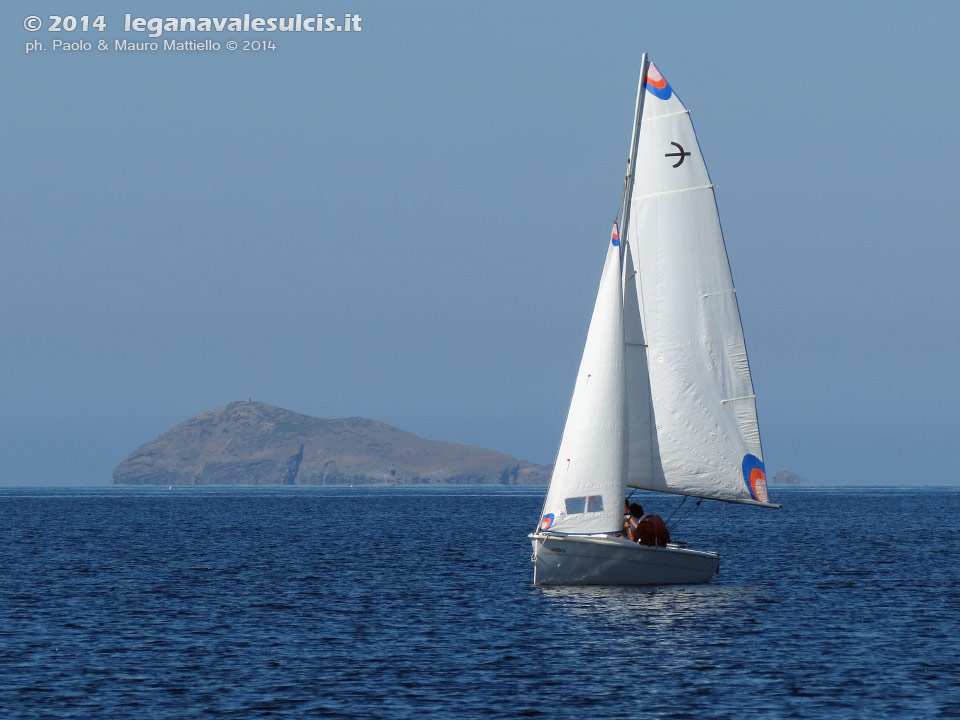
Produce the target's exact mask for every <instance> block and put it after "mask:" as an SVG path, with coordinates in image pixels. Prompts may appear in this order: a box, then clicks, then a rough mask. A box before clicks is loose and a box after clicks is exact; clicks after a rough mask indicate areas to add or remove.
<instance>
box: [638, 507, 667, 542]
mask: <svg viewBox="0 0 960 720" xmlns="http://www.w3.org/2000/svg"><path fill="white" fill-rule="evenodd" d="M637 542H638V543H640V544H641V545H650V546H653V547H666V546H667V543H668V542H670V531H669V530H667V525H666V523H665V522H663V518H662V517H660V516H659V515H644V516H643V517H642V518H640V521H639V522H638V523H637Z"/></svg>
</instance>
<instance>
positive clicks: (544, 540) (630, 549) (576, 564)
mask: <svg viewBox="0 0 960 720" xmlns="http://www.w3.org/2000/svg"><path fill="white" fill-rule="evenodd" d="M528 537H529V538H530V539H531V540H532V541H533V556H532V557H531V560H532V561H533V567H534V570H533V583H534V585H689V584H700V583H708V582H710V578H712V577H713V576H714V575H715V574H716V573H717V572H719V568H720V556H719V555H717V554H716V553H712V552H704V551H702V550H688V549H687V548H682V547H678V546H676V545H668V546H667V547H664V548H660V547H649V546H647V545H640V544H639V543H635V542H630V541H629V540H627V539H626V538H619V537H613V536H609V535H599V536H598V535H551V534H549V533H547V534H541V533H534V534H532V535H528Z"/></svg>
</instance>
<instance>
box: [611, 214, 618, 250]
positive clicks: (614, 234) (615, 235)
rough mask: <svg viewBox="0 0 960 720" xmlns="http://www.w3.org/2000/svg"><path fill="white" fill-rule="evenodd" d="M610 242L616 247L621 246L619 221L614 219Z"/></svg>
mask: <svg viewBox="0 0 960 720" xmlns="http://www.w3.org/2000/svg"><path fill="white" fill-rule="evenodd" d="M610 242H611V244H612V245H613V246H614V247H620V230H619V229H618V228H617V221H616V220H614V221H613V232H612V233H611V234H610Z"/></svg>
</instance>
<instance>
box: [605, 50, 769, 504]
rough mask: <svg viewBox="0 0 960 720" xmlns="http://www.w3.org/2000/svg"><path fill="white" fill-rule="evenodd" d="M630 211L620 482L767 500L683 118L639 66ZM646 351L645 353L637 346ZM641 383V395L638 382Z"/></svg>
mask: <svg viewBox="0 0 960 720" xmlns="http://www.w3.org/2000/svg"><path fill="white" fill-rule="evenodd" d="M644 93H645V97H644V98H643V99H644V102H643V105H642V107H643V113H642V120H641V131H640V133H639V140H638V145H637V153H636V167H637V171H636V174H635V175H636V177H635V178H634V183H633V193H632V196H631V202H630V203H629V208H630V210H629V213H630V216H629V220H628V223H627V235H628V237H627V238H626V240H627V241H628V247H629V249H630V251H631V253H630V254H631V256H632V262H633V268H632V269H633V271H635V273H636V275H635V280H636V281H635V282H627V283H626V284H625V287H624V292H625V293H626V295H627V297H625V299H624V307H625V308H633V307H636V308H637V309H638V311H639V313H640V318H641V324H640V325H637V324H636V323H634V324H633V325H631V319H630V318H629V314H630V311H629V310H627V311H625V312H626V314H627V316H628V317H627V318H626V319H625V323H626V324H627V328H628V330H627V338H626V340H627V343H628V345H627V351H626V358H627V363H628V367H627V370H626V375H627V378H628V379H629V385H631V387H629V388H628V393H629V408H628V412H629V418H630V421H629V432H628V464H627V480H626V483H627V485H629V486H632V487H638V488H645V489H649V490H657V491H660V492H671V493H679V494H683V495H692V496H696V497H703V498H715V499H718V500H731V501H741V502H751V501H752V502H759V503H767V490H766V477H765V474H764V467H763V461H762V458H763V455H762V452H761V449H760V431H759V429H758V426H757V410H756V401H755V398H754V391H753V381H752V380H751V377H750V367H749V365H748V363H747V351H746V346H745V345H744V340H743V329H742V327H741V323H740V312H739V309H738V307H737V299H736V294H735V290H734V287H733V279H732V277H731V273H730V265H729V262H728V260H727V253H726V247H725V245H724V240H723V234H722V231H721V228H720V219H719V216H718V214H717V205H716V199H715V197H714V192H713V188H714V186H713V184H712V183H711V182H710V177H709V175H708V174H707V168H706V166H705V165H704V162H703V157H702V156H701V154H700V147H699V145H698V143H697V138H696V135H695V133H694V130H693V123H692V122H691V120H690V113H689V111H688V110H687V109H686V107H684V105H683V103H681V102H680V99H679V98H678V97H677V95H676V93H674V92H673V89H672V88H671V86H670V84H669V83H667V81H666V80H665V79H664V78H663V76H662V75H661V74H660V73H659V72H658V71H657V68H656V67H655V66H654V65H653V64H650V65H649V66H648V71H647V74H646V79H645V82H644ZM644 345H645V347H644ZM644 376H647V377H648V378H649V390H648V389H647V387H646V383H645V382H643V378H644Z"/></svg>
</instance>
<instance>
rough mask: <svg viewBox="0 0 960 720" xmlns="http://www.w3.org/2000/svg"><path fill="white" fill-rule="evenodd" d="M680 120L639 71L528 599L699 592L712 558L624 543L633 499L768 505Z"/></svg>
mask: <svg viewBox="0 0 960 720" xmlns="http://www.w3.org/2000/svg"><path fill="white" fill-rule="evenodd" d="M735 292H736V291H735V289H734V286H733V278H732V275H731V271H730V265H729V261H728V259H727V252H726V246H725V244H724V239H723V234H722V231H721V228H720V219H719V215H718V212H717V204H716V199H715V196H714V185H713V184H712V183H711V182H710V177H709V175H708V174H707V168H706V165H705V164H704V161H703V157H702V156H701V154H700V146H699V144H698V142H697V138H696V134H695V133H694V129H693V123H692V122H691V120H690V111H689V110H687V108H686V107H685V106H684V105H683V103H682V102H681V101H680V98H678V97H677V95H676V93H675V92H674V90H673V87H672V86H671V85H670V83H668V82H667V80H666V79H665V78H664V76H663V75H662V74H661V73H660V71H659V70H658V69H657V67H656V66H655V65H654V64H653V63H651V62H650V61H649V60H648V58H647V55H646V54H644V55H643V57H642V59H641V68H640V83H639V86H638V89H637V101H636V108H635V113H634V123H633V132H632V134H631V139H630V153H629V156H628V159H627V174H626V178H625V180H624V187H623V195H622V198H621V202H620V208H619V213H618V216H617V219H616V220H615V221H614V225H613V232H612V234H611V239H610V243H609V244H608V246H607V254H606V259H605V261H604V266H603V273H602V275H601V278H600V287H599V290H598V292H597V299H596V303H595V305H594V309H593V316H592V318H591V320H590V327H589V329H588V331H587V340H586V344H585V346H584V350H583V357H582V359H581V362H580V369H579V372H578V374H577V379H576V384H575V387H574V391H573V398H572V400H571V402H570V409H569V411H568V414H567V421H566V425H565V427H564V430H563V437H562V440H561V442H560V448H559V451H558V453H557V460H556V463H555V464H554V468H553V475H552V478H551V481H550V487H549V489H548V491H547V496H546V500H545V501H544V505H543V510H542V512H541V514H540V521H539V524H538V527H537V530H536V531H535V532H534V533H532V534H530V535H529V536H528V537H529V538H530V540H531V541H532V543H533V555H532V557H531V559H532V561H533V564H534V584H537V585H659V584H671V583H684V584H686V583H706V582H709V581H710V579H711V578H712V577H713V575H714V574H715V573H717V572H718V570H719V562H720V558H719V555H718V554H717V553H715V552H709V551H703V550H694V549H691V548H687V547H686V546H685V545H684V544H683V543H668V544H667V545H666V546H665V547H655V546H648V545H641V544H639V543H637V542H632V541H631V540H629V539H628V538H627V537H625V536H623V534H622V532H621V530H622V528H623V524H624V497H625V494H626V493H627V492H628V491H631V490H630V489H632V488H638V489H643V490H652V491H656V492H661V493H672V494H675V495H682V496H684V499H686V498H696V500H697V502H698V503H699V502H700V500H702V499H713V500H721V501H726V502H733V503H746V504H749V505H755V506H758V507H768V508H778V507H780V505H778V504H776V503H773V502H771V501H770V500H769V498H768V496H767V481H766V471H765V468H764V464H763V454H762V450H761V447H760V430H759V427H758V424H757V408H756V397H755V395H754V390H753V381H752V379H751V377H750V365H749V363H748V361H747V351H746V345H745V344H744V339H743V328H742V325H741V321H740V310H739V307H738V305H737V298H736V294H735Z"/></svg>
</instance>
